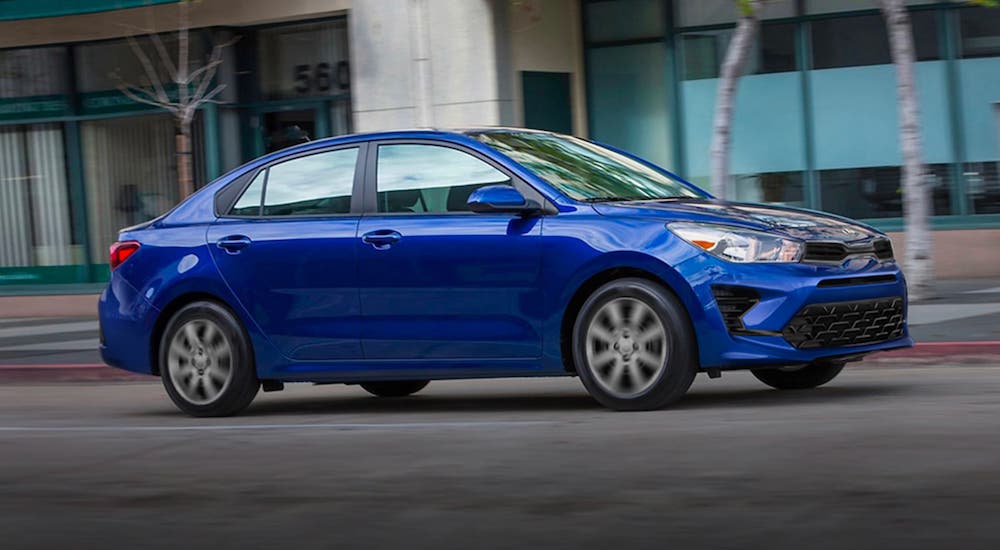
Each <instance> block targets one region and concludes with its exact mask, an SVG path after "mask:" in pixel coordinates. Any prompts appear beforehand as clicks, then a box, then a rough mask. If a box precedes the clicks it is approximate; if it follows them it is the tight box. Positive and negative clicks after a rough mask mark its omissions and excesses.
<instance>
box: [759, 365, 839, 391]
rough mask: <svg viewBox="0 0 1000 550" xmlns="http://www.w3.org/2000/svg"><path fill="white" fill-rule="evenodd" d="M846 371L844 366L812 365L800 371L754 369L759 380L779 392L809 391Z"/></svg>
mask: <svg viewBox="0 0 1000 550" xmlns="http://www.w3.org/2000/svg"><path fill="white" fill-rule="evenodd" d="M843 369H844V365H843V364H815V363H814V364H811V365H806V366H804V367H802V368H800V369H795V370H783V369H780V368H777V369H754V370H752V371H751V372H752V373H753V375H754V376H756V377H757V380H760V381H761V382H763V383H765V384H767V385H768V386H771V387H772V388H775V389H779V390H808V389H812V388H818V387H819V386H822V385H823V384H826V383H827V382H829V381H830V380H833V379H834V378H836V377H837V375H838V374H840V371H841V370H843Z"/></svg>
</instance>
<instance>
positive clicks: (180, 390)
mask: <svg viewBox="0 0 1000 550" xmlns="http://www.w3.org/2000/svg"><path fill="white" fill-rule="evenodd" d="M160 377H161V378H162V379H163V386H164V387H165V388H166V390H167V395H169V396H170V399H171V400H172V401H173V402H174V404H175V405H177V408H179V409H180V410H182V411H184V412H186V413H188V414H190V415H191V416H229V415H231V414H236V413H238V412H240V411H242V410H243V409H245V408H246V407H247V406H248V405H249V404H250V402H251V401H253V398H254V397H255V396H256V395H257V391H258V390H259V389H260V381H259V380H257V374H256V368H255V366H254V360H253V352H252V350H251V348H250V343H249V339H248V338H247V336H246V334H245V332H244V331H243V327H242V326H241V325H240V323H239V321H238V320H237V319H236V318H235V317H234V316H233V314H232V313H230V312H229V310H227V309H226V308H224V307H222V306H221V305H219V304H216V303H214V302H194V303H191V304H188V305H186V306H184V307H182V308H181V309H180V311H178V312H177V313H176V314H174V316H173V317H172V318H171V319H170V321H169V322H168V323H167V326H166V329H165V330H164V331H163V338H162V340H161V343H160Z"/></svg>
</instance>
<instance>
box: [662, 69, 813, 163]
mask: <svg viewBox="0 0 1000 550" xmlns="http://www.w3.org/2000/svg"><path fill="white" fill-rule="evenodd" d="M717 87H718V79H708V80H688V81H685V82H683V83H682V84H681V93H682V97H683V104H684V139H685V149H686V151H687V153H686V154H687V159H686V160H687V171H688V174H689V175H691V176H693V177H698V176H707V175H708V173H709V147H710V146H711V140H712V124H713V119H714V115H715V95H716V89H717ZM802 117H803V114H802V88H801V86H800V82H799V75H798V73H777V74H765V75H749V76H746V77H743V78H742V79H740V84H739V90H738V92H737V96H736V111H735V119H734V121H733V134H732V139H733V142H732V157H731V159H730V173H732V174H760V173H767V172H796V171H801V170H805V168H806V163H805V136H804V135H803V133H804V131H803V120H802Z"/></svg>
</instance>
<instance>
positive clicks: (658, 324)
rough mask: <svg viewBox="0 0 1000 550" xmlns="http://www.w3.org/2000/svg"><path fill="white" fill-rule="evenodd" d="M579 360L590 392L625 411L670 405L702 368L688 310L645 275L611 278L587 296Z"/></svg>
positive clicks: (576, 333) (576, 350)
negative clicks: (639, 277)
mask: <svg viewBox="0 0 1000 550" xmlns="http://www.w3.org/2000/svg"><path fill="white" fill-rule="evenodd" d="M573 360H574V363H575V365H576V370H577V373H578V374H579V375H580V380H581V381H582V382H583V385H584V386H585V387H586V388H587V391H588V392H590V395H591V396H593V397H594V399H596V400H597V401H598V402H599V403H601V404H602V405H604V406H606V407H608V408H611V409H615V410H619V411H644V410H652V409H659V408H662V407H665V406H667V405H669V404H670V403H672V402H674V401H676V400H678V399H680V398H681V396H683V395H684V393H685V392H687V390H688V388H690V387H691V383H692V382H693V381H694V376H695V373H696V372H697V354H696V341H695V336H694V331H693V330H692V329H691V324H690V322H689V321H688V318H687V312H686V311H685V309H684V307H683V306H682V305H681V303H680V302H679V301H678V300H677V298H676V297H674V295H673V294H672V293H670V292H669V291H668V290H666V289H665V288H663V287H661V286H660V285H658V284H656V283H653V282H651V281H647V280H645V279H631V278H630V279H619V280H616V281H611V282H609V283H607V284H605V285H604V286H602V287H600V288H599V289H597V290H596V291H595V292H594V293H593V294H592V295H591V296H590V298H588V299H587V301H586V302H584V304H583V307H582V308H581V309H580V314H579V315H578V316H577V319H576V323H575V324H574V328H573Z"/></svg>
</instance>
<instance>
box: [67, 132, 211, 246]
mask: <svg viewBox="0 0 1000 550" xmlns="http://www.w3.org/2000/svg"><path fill="white" fill-rule="evenodd" d="M81 131H82V142H83V162H84V175H85V177H86V183H87V214H88V215H87V219H88V220H89V222H90V242H91V254H92V257H93V258H94V259H95V260H101V259H103V258H105V257H106V255H107V247H108V245H109V244H110V243H112V242H114V241H115V239H116V238H117V236H118V230H119V229H121V228H122V227H128V226H130V225H134V224H137V223H141V222H144V221H147V220H150V219H152V218H155V217H156V216H159V215H160V214H163V213H164V212H166V211H167V210H169V209H170V208H171V207H173V206H174V204H176V203H177V199H178V183H177V168H176V167H177V164H176V162H177V160H176V151H177V149H176V143H175V138H174V135H175V130H174V122H173V119H172V118H171V117H170V116H169V115H147V116H137V117H127V118H112V119H103V120H93V121H88V122H84V123H83V124H82V125H81ZM200 133H201V132H200V131H197V132H196V133H195V140H194V141H195V146H194V148H193V149H194V151H195V152H196V153H198V152H200V151H201V150H202V147H200V146H199V145H198V142H199V141H200V140H199V139H198V137H197V136H198V135H199V134H200ZM197 156H198V155H197V154H196V159H195V163H194V164H195V168H196V172H197V169H198V167H199V166H200V164H201V163H200V162H198V159H197Z"/></svg>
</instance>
